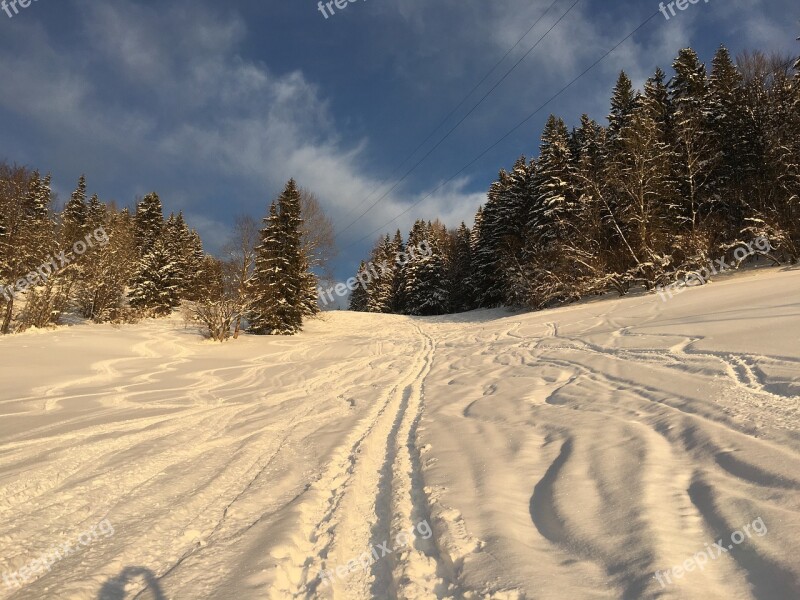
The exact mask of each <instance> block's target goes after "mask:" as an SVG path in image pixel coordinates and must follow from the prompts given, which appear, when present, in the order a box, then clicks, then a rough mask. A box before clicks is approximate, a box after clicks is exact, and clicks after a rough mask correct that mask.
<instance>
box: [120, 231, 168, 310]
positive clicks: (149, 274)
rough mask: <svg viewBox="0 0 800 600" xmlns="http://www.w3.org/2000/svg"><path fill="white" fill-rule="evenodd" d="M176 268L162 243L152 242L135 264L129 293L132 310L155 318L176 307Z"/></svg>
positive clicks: (161, 240) (164, 244)
mask: <svg viewBox="0 0 800 600" xmlns="http://www.w3.org/2000/svg"><path fill="white" fill-rule="evenodd" d="M179 284H180V281H179V273H178V266H177V265H176V263H175V260H174V256H173V255H172V252H170V250H169V248H168V247H167V244H166V241H165V239H164V238H163V237H162V238H159V239H158V240H156V242H155V244H154V245H153V247H152V248H150V250H148V251H147V252H146V253H145V255H144V256H143V257H142V258H141V259H140V260H139V264H138V267H137V269H136V275H135V276H134V278H133V283H132V285H131V292H130V304H131V306H132V307H133V308H135V309H137V310H140V311H142V312H144V313H145V314H149V315H152V316H155V317H159V316H164V315H168V314H169V313H170V312H171V311H172V309H173V308H175V307H176V306H178V304H179V303H180V287H179Z"/></svg>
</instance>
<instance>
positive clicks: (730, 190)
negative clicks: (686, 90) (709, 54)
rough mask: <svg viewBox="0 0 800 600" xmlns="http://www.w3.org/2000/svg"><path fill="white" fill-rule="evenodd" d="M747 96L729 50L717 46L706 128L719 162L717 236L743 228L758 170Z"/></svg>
mask: <svg viewBox="0 0 800 600" xmlns="http://www.w3.org/2000/svg"><path fill="white" fill-rule="evenodd" d="M745 99H746V95H745V93H744V90H743V77H742V75H741V74H740V73H739V71H738V69H737V68H736V66H735V65H734V64H733V61H732V60H731V57H730V54H729V53H728V50H727V49H726V48H725V47H724V46H720V48H719V49H718V50H717V53H716V54H715V55H714V60H713V62H712V69H711V76H710V78H709V103H708V105H709V107H708V110H709V119H708V126H709V129H710V132H711V135H712V136H713V138H712V139H713V141H714V142H715V143H716V152H717V153H718V154H719V162H718V163H717V164H716V170H715V172H714V174H713V177H712V178H713V189H714V192H715V193H716V194H717V197H718V201H717V202H716V203H715V204H716V209H717V211H718V215H717V221H718V222H720V224H722V225H723V226H722V227H719V228H718V229H719V230H720V235H721V236H724V237H725V238H728V239H729V238H730V236H732V235H734V236H735V235H737V234H738V232H739V230H740V229H741V228H742V227H743V225H744V218H745V213H746V210H745V205H746V194H747V191H746V190H747V187H748V186H747V182H748V181H749V180H750V179H752V178H753V177H754V175H755V173H756V171H757V170H758V167H757V160H758V154H759V151H758V148H757V143H756V142H755V140H751V139H749V136H748V133H747V131H748V127H747V121H748V116H747V112H748V111H747V105H746V104H745Z"/></svg>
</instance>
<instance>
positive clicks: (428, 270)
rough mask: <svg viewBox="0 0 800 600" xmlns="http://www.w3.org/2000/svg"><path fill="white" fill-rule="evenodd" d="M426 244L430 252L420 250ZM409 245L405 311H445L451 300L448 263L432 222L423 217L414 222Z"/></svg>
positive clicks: (410, 312)
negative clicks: (434, 232)
mask: <svg viewBox="0 0 800 600" xmlns="http://www.w3.org/2000/svg"><path fill="white" fill-rule="evenodd" d="M426 247H427V248H428V249H429V250H430V254H427V253H425V252H424V251H420V249H424V248H426ZM406 249H407V252H406V254H407V255H408V257H409V260H408V264H406V267H405V281H404V290H403V294H404V297H405V302H406V314H410V315H440V314H444V313H446V312H447V311H448V308H449V304H450V298H449V295H448V289H449V287H450V284H449V281H448V277H447V265H446V263H445V256H444V252H443V249H442V247H441V244H440V242H439V240H438V238H437V236H434V235H433V231H432V227H431V226H430V224H427V223H425V222H423V221H417V222H416V223H415V224H414V227H413V228H412V230H411V234H410V235H409V239H408V245H407V247H406ZM412 249H414V251H413V252H412Z"/></svg>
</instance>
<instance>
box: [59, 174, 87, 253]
mask: <svg viewBox="0 0 800 600" xmlns="http://www.w3.org/2000/svg"><path fill="white" fill-rule="evenodd" d="M86 213H87V206H86V177H85V176H84V175H81V177H80V179H79V180H78V187H77V188H76V189H75V191H74V192H72V196H71V197H70V199H69V201H68V202H67V204H66V206H64V211H63V212H62V213H61V224H62V235H61V242H62V245H63V247H64V248H70V247H72V244H74V243H75V242H77V241H79V240H82V239H83V238H84V236H85V235H86V233H87V229H88V227H87V220H86V219H87V214H86Z"/></svg>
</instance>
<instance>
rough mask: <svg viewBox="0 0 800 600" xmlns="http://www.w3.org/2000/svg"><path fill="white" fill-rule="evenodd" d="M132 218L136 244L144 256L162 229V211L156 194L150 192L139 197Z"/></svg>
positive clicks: (159, 235)
mask: <svg viewBox="0 0 800 600" xmlns="http://www.w3.org/2000/svg"><path fill="white" fill-rule="evenodd" d="M133 220H134V225H135V230H134V231H135V235H136V246H137V247H138V249H139V255H140V256H144V255H145V254H147V253H148V252H149V251H150V250H151V249H152V248H153V246H154V245H155V243H156V241H157V240H158V239H159V238H160V237H161V234H162V232H163V229H164V212H163V207H162V205H161V199H160V198H159V197H158V194H156V193H155V192H152V193H150V194H147V195H146V196H145V197H144V198H142V199H141V201H140V202H139V203H138V204H137V205H136V214H135V215H134V217H133Z"/></svg>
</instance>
